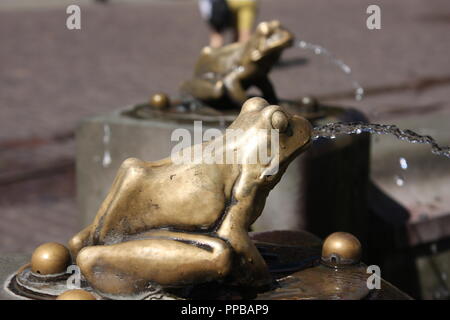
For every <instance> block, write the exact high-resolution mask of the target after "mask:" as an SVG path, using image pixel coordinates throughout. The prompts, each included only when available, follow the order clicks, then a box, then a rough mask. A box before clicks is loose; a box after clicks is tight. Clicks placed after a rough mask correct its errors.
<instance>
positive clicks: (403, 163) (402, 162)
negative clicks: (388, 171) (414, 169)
mask: <svg viewBox="0 0 450 320" xmlns="http://www.w3.org/2000/svg"><path fill="white" fill-rule="evenodd" d="M399 162H400V167H401V168H402V169H403V170H406V169H408V162H407V161H406V159H405V158H403V157H402V158H400V160H399Z"/></svg>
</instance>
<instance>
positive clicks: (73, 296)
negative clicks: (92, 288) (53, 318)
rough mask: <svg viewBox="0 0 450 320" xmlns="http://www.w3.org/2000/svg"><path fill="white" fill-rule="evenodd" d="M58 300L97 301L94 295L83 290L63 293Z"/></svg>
mask: <svg viewBox="0 0 450 320" xmlns="http://www.w3.org/2000/svg"><path fill="white" fill-rule="evenodd" d="M56 300H97V299H96V298H95V297H94V295H93V294H92V293H90V292H88V291H86V290H83V289H74V290H67V291H66V292H63V293H61V294H60V295H59V296H58V297H56Z"/></svg>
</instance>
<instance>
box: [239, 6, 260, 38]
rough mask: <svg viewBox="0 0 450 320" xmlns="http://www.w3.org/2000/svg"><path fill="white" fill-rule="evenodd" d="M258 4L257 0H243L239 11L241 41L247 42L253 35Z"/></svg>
mask: <svg viewBox="0 0 450 320" xmlns="http://www.w3.org/2000/svg"><path fill="white" fill-rule="evenodd" d="M256 11H257V4H256V2H255V1H250V0H241V1H240V6H239V10H238V13H237V21H238V22H237V29H238V37H239V38H238V40H239V42H246V41H248V40H249V39H250V36H251V35H252V30H253V26H254V24H255V20H256Z"/></svg>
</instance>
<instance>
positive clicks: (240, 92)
mask: <svg viewBox="0 0 450 320" xmlns="http://www.w3.org/2000/svg"><path fill="white" fill-rule="evenodd" d="M255 72H256V69H255V67H254V66H252V65H250V66H245V67H243V66H240V67H238V68H237V69H236V70H234V71H233V72H231V73H229V74H228V75H227V76H226V77H225V78H224V81H223V82H224V84H225V87H226V90H227V93H228V97H229V98H230V99H231V100H232V101H233V102H234V103H235V104H236V105H239V106H241V105H243V104H244V102H245V101H246V100H247V98H248V97H247V93H246V89H245V88H244V86H243V81H245V80H247V79H249V78H251V77H252V75H253V74H255Z"/></svg>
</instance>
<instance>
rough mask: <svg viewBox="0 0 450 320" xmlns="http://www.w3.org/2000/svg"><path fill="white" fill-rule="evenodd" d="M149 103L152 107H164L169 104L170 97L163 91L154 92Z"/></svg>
mask: <svg viewBox="0 0 450 320" xmlns="http://www.w3.org/2000/svg"><path fill="white" fill-rule="evenodd" d="M150 104H151V106H152V107H155V108H158V109H164V108H167V107H169V106H170V98H169V96H168V95H167V94H165V93H155V94H154V95H153V96H152V97H151V98H150Z"/></svg>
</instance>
